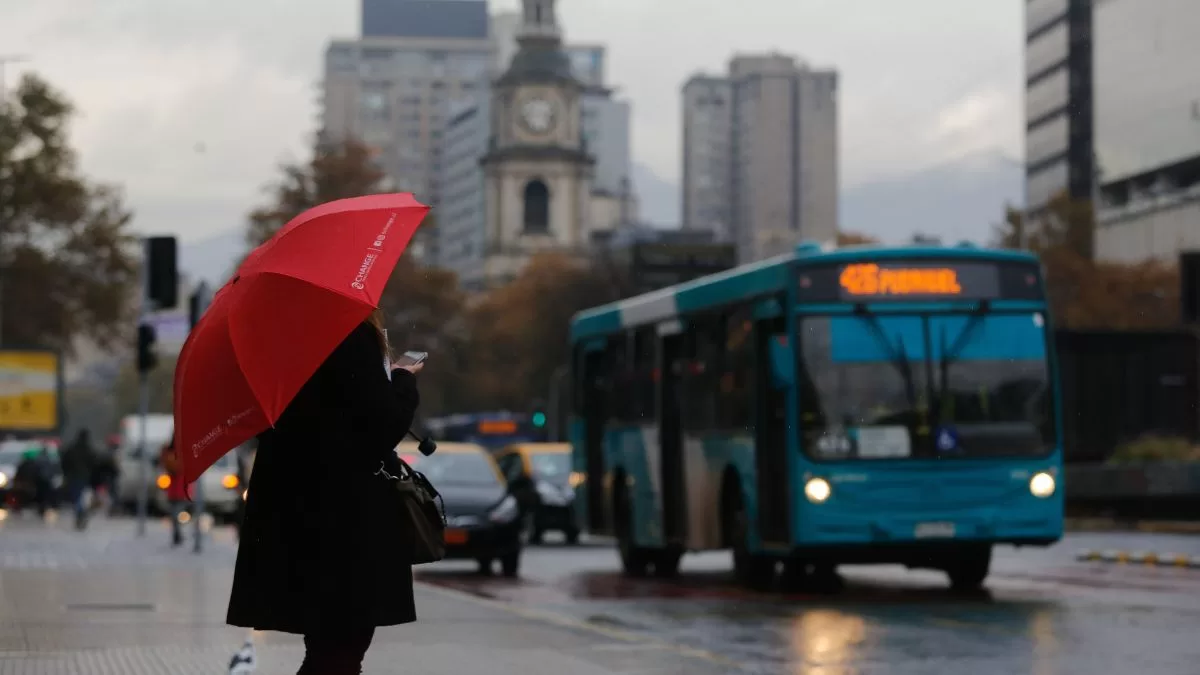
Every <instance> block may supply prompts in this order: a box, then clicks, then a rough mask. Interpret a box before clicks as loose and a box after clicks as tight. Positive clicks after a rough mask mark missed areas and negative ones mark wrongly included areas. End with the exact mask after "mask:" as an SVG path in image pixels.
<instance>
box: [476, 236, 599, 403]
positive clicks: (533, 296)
mask: <svg viewBox="0 0 1200 675" xmlns="http://www.w3.org/2000/svg"><path fill="white" fill-rule="evenodd" d="M616 291H617V289H616V288H614V286H613V285H612V283H611V279H610V277H609V275H608V274H606V273H605V272H604V271H603V270H600V269H597V267H595V266H593V265H592V264H590V263H588V262H585V261H582V260H579V259H577V258H572V257H569V256H565V255H560V254H553V253H545V254H541V255H538V256H535V257H534V258H533V259H532V260H530V261H529V264H528V265H527V266H526V267H525V269H524V271H523V272H522V273H521V274H520V275H519V276H518V277H517V278H516V279H515V280H514V281H513V282H512V283H510V284H508V285H507V286H503V287H501V288H498V289H496V290H494V291H492V292H491V293H490V294H488V296H487V297H486V298H484V299H483V301H482V302H480V303H479V304H478V305H477V306H475V307H474V308H472V311H471V313H470V328H471V336H472V343H473V347H472V356H473V360H472V374H473V377H472V385H473V387H474V388H475V390H476V391H477V392H478V394H479V396H480V398H481V400H480V402H479V405H480V407H484V408H496V407H503V408H512V409H518V410H519V409H523V408H524V407H526V406H528V405H529V404H530V403H531V402H532V401H533V400H534V399H544V398H546V397H547V395H548V392H549V389H550V384H551V380H552V379H553V377H554V374H555V371H556V370H558V369H559V368H560V367H563V366H565V365H566V364H568V363H569V362H570V352H569V345H568V337H569V332H570V324H571V319H572V318H573V317H574V315H575V314H576V313H578V312H580V311H582V310H584V309H587V308H590V307H595V306H597V305H602V304H604V303H607V302H611V301H613V300H616V299H617V293H616Z"/></svg>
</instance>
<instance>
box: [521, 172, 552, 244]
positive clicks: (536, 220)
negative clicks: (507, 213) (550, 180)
mask: <svg viewBox="0 0 1200 675" xmlns="http://www.w3.org/2000/svg"><path fill="white" fill-rule="evenodd" d="M549 229H550V189H549V188H547V187H546V184H545V183H544V182H542V181H541V180H540V179H536V178H535V179H534V180H531V181H529V182H528V183H527V184H526V185H525V231H526V232H529V233H538V234H541V233H545V232H547V231H549Z"/></svg>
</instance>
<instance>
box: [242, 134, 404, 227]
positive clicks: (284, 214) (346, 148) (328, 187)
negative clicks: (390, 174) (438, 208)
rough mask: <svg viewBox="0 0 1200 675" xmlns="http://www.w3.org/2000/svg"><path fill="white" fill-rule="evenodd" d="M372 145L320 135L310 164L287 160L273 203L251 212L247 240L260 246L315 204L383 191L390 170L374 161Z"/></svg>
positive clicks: (272, 195)
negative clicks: (335, 139) (334, 139)
mask: <svg viewBox="0 0 1200 675" xmlns="http://www.w3.org/2000/svg"><path fill="white" fill-rule="evenodd" d="M372 156H373V153H372V151H371V149H370V148H369V147H368V146H366V145H364V144H363V143H361V142H359V141H356V140H347V141H342V142H338V143H334V142H326V141H322V140H320V139H318V141H317V142H316V144H315V146H314V148H313V156H312V159H310V160H309V161H308V162H307V163H306V164H285V165H284V166H282V167H281V171H282V172H283V176H282V177H281V178H280V180H279V181H278V182H276V183H275V184H274V185H272V186H271V188H270V191H271V203H270V204H268V205H267V206H263V207H260V208H258V209H255V210H254V211H253V212H252V213H251V214H250V222H249V226H248V227H247V230H246V242H247V243H248V244H250V246H252V247H253V246H258V245H259V244H261V243H263V242H264V241H266V240H268V239H270V238H271V236H272V235H274V234H275V233H276V232H278V231H279V230H280V228H282V227H283V226H284V225H286V224H287V222H288V221H289V220H291V219H292V218H295V217H296V216H298V215H300V214H301V213H303V212H305V211H307V210H308V209H311V208H312V207H314V206H318V205H320V204H324V203H325V202H331V201H334V200H335V199H348V198H350V197H361V196H363V195H369V194H375V193H378V192H381V191H382V184H383V179H384V177H385V175H386V174H384V172H383V171H382V170H381V169H379V167H378V166H376V165H375V164H374V162H373V161H372Z"/></svg>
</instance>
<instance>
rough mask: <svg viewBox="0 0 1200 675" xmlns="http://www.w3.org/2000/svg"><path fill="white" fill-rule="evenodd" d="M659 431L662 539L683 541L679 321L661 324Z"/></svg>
mask: <svg viewBox="0 0 1200 675" xmlns="http://www.w3.org/2000/svg"><path fill="white" fill-rule="evenodd" d="M658 334H659V336H660V340H661V343H660V349H659V364H658V365H659V370H658V372H659V387H658V395H659V399H658V410H659V418H658V424H659V426H658V433H659V452H660V459H661V461H660V462H659V466H660V469H659V470H660V471H661V473H662V475H661V476H660V483H659V484H660V485H661V486H662V506H663V541H664V542H665V543H666V544H667V545H672V544H680V545H682V544H683V542H684V539H685V537H686V536H687V532H686V528H687V526H686V520H687V501H686V495H685V494H684V491H685V484H686V483H685V479H684V458H683V427H682V414H683V406H682V403H681V400H680V399H681V395H682V388H681V386H680V376H681V375H682V373H683V357H684V350H683V333H682V326H681V325H680V323H679V322H678V321H673V322H670V323H669V324H663V325H660V326H659V330H658Z"/></svg>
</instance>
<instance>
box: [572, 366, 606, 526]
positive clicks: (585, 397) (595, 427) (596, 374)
mask: <svg viewBox="0 0 1200 675" xmlns="http://www.w3.org/2000/svg"><path fill="white" fill-rule="evenodd" d="M578 358H579V361H580V362H579V368H580V377H579V380H578V381H579V387H580V389H579V401H578V405H579V407H578V409H577V412H578V415H579V417H580V418H581V419H582V420H583V425H584V438H583V446H584V456H585V457H586V458H587V465H586V471H587V477H588V478H587V490H586V493H587V502H586V503H587V520H588V522H587V527H588V531H590V532H593V533H605V532H608V523H607V522H606V520H607V519H606V517H605V516H606V514H607V513H608V506H607V504H608V503H609V502H608V501H607V500H606V498H605V490H604V476H605V471H606V469H607V467H605V465H604V427H605V424H607V423H608V418H609V401H608V392H609V389H610V388H611V377H612V373H611V372H610V369H609V367H608V364H609V361H610V359H609V353H608V350H606V349H604V348H603V347H601V348H600V349H585V350H582V353H581V354H580V355H579V357H578Z"/></svg>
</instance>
